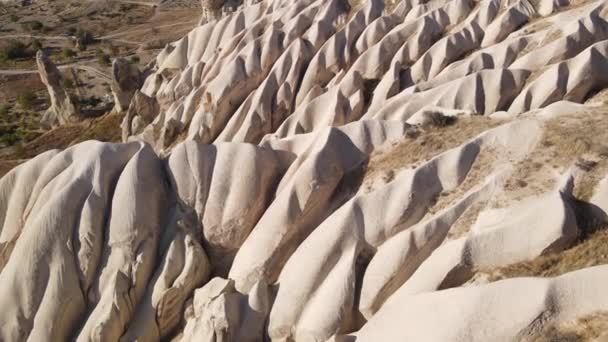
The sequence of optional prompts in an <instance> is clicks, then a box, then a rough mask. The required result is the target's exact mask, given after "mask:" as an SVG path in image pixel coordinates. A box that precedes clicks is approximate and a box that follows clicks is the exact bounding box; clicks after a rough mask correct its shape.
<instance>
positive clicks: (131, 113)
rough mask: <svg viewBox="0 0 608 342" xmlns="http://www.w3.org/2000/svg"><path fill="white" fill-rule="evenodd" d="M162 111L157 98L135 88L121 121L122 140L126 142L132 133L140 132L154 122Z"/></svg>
mask: <svg viewBox="0 0 608 342" xmlns="http://www.w3.org/2000/svg"><path fill="white" fill-rule="evenodd" d="M159 111H160V107H159V105H158V102H157V101H156V99H155V98H153V97H150V96H147V95H145V94H143V93H142V92H140V91H139V90H135V93H134V94H133V98H132V99H131V103H130V104H129V109H128V110H127V113H126V114H125V117H124V119H123V120H122V123H121V129H122V140H123V141H124V142H126V141H127V140H128V138H129V137H130V136H132V135H136V134H140V133H142V132H143V130H144V128H145V127H146V126H147V125H149V124H150V123H152V121H154V119H155V118H156V116H157V115H158V113H159Z"/></svg>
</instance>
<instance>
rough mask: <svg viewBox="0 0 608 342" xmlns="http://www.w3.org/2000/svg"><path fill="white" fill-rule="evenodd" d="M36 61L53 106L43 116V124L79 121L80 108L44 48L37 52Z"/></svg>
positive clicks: (48, 125)
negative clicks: (73, 100)
mask: <svg viewBox="0 0 608 342" xmlns="http://www.w3.org/2000/svg"><path fill="white" fill-rule="evenodd" d="M36 63H37V65H38V73H39V74H40V80H41V81H42V83H43V84H44V85H45V86H46V89H47V91H48V93H49V98H50V100H51V106H50V107H49V109H47V111H46V112H45V113H44V115H43V117H42V120H41V123H42V125H43V126H46V127H53V126H58V125H65V124H67V123H73V122H77V121H78V120H79V119H80V114H79V112H78V108H77V107H76V106H75V105H74V103H73V102H72V99H71V98H70V95H69V94H68V92H67V90H66V88H65V87H64V83H63V76H62V75H61V72H60V71H59V69H57V67H56V66H55V64H53V62H52V61H51V60H50V59H49V57H48V56H47V55H46V53H45V52H44V51H42V50H39V51H38V52H37V53H36Z"/></svg>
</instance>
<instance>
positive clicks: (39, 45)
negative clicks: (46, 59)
mask: <svg viewBox="0 0 608 342" xmlns="http://www.w3.org/2000/svg"><path fill="white" fill-rule="evenodd" d="M31 47H32V49H33V50H34V51H38V50H40V49H42V43H41V42H40V41H39V40H38V39H34V40H32V44H31Z"/></svg>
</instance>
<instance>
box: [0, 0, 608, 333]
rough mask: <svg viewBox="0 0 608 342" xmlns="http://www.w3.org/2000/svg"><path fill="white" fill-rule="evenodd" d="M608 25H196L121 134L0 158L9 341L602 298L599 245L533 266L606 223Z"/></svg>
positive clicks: (478, 327)
mask: <svg viewBox="0 0 608 342" xmlns="http://www.w3.org/2000/svg"><path fill="white" fill-rule="evenodd" d="M220 3H221V2H206V5H208V6H212V7H214V6H215V7H217V6H219V4H220ZM607 20H608V9H607V8H606V3H605V2H603V1H597V0H591V1H585V2H582V3H581V2H576V3H574V2H573V3H568V2H566V1H553V0H541V1H534V2H532V1H528V0H517V1H506V0H482V1H479V2H476V1H471V0H430V1H422V2H420V1H409V0H404V1H397V2H384V1H382V0H369V1H363V2H348V1H346V0H329V1H327V0H301V1H285V0H272V1H263V2H259V3H255V4H248V5H247V6H245V7H244V8H242V9H239V10H237V11H235V12H234V13H231V14H227V15H225V16H224V17H222V18H220V19H218V20H215V21H213V22H209V23H204V24H202V25H199V26H197V27H196V28H194V29H193V30H192V31H191V32H190V33H188V34H187V35H186V36H185V37H184V38H182V39H180V40H178V41H176V42H174V43H172V44H170V45H169V46H167V47H166V48H165V49H164V50H162V51H161V52H160V53H159V55H158V56H157V58H156V60H155V63H154V65H155V66H154V69H153V70H152V71H151V73H150V75H149V76H147V77H146V79H145V81H144V82H143V84H142V86H141V88H140V89H133V96H132V99H131V100H126V98H127V97H126V96H125V101H123V102H121V103H122V104H121V106H122V110H126V114H125V119H124V121H123V123H122V129H123V140H124V141H125V143H121V144H110V143H99V142H93V141H88V142H84V143H81V144H78V145H76V146H72V147H70V148H68V149H65V150H63V151H58V150H53V151H49V152H46V153H43V154H41V155H39V156H37V157H35V158H33V159H31V160H29V161H27V162H25V163H23V164H21V165H20V166H18V167H16V168H15V169H13V170H12V171H11V172H9V173H8V174H7V175H6V176H4V177H3V178H2V179H0V306H1V307H2V308H4V309H3V310H2V311H0V322H2V324H0V340H3V341H25V340H54V341H55V340H57V341H60V340H71V339H75V340H79V341H89V340H107V341H119V340H121V341H135V340H137V341H159V340H171V339H173V340H176V341H298V342H299V341H341V342H346V341H349V342H352V341H357V342H363V341H401V340H407V341H410V340H411V341H463V342H464V341H467V342H468V341H494V340H497V341H537V339H538V338H541V337H543V335H546V334H549V333H552V334H553V333H555V331H556V330H555V329H554V328H555V327H559V326H562V325H567V324H572V322H577V321H578V320H586V319H587V318H589V317H595V316H598V315H600V314H601V313H602V312H605V311H608V296H607V295H606V294H605V291H604V287H605V286H604V280H608V266H606V265H599V266H597V265H596V264H598V263H600V264H602V263H605V261H602V260H604V259H602V258H603V257H602V256H601V255H593V253H590V254H585V255H580V256H579V259H577V260H580V262H579V261H577V262H574V263H571V264H568V265H561V264H560V267H562V268H559V269H558V271H559V272H557V271H556V272H555V273H552V274H550V273H545V272H544V270H540V271H539V270H535V269H534V267H533V265H535V264H534V263H535V262H539V263H540V261H539V260H546V259H543V258H549V260H550V261H551V263H552V264H551V265H555V264H559V262H560V260H562V259H560V258H563V257H564V255H566V253H568V252H570V251H572V250H573V248H576V246H581V245H582V244H585V243H589V242H590V241H594V240H593V239H594V235H593V232H594V231H595V230H596V229H600V231H599V232H600V233H604V234H605V232H604V231H602V230H601V228H602V227H606V226H607V223H608V212H607V210H608V176H607V174H608V153H607V152H606V148H607V147H606V141H608V140H607V139H608V133H607V132H608V117H607V116H606V115H607V114H606V113H608V102H607V101H606V94H608V90H606V88H608V78H607V76H606V75H608V73H607V71H608V70H607V67H608V21H607ZM40 58H43V56H41V57H40ZM117 70H118V69H117ZM121 73H122V72H118V74H117V75H118V76H119V77H122V74H121ZM125 75H127V76H129V75H132V74H130V73H129V72H128V71H127V72H126V74H125ZM129 77H130V76H129ZM127 84H129V85H133V84H134V83H132V82H127ZM121 89H127V87H123V88H121ZM129 89H132V88H131V87H129ZM129 97H130V96H129ZM127 102H130V105H129V106H128V109H126V107H125V104H126V103H127ZM59 103H60V104H61V102H59ZM117 104H118V101H117ZM602 248H603V246H602V245H600V246H596V249H597V250H598V252H597V253H598V254H601V253H603V252H601V253H600V252H599V251H600V250H602ZM530 263H531V264H530ZM518 265H519V266H518ZM522 265H524V266H522ZM530 265H532V266H530ZM551 265H549V266H551ZM590 266H594V267H590ZM517 267H519V268H520V271H521V272H522V273H523V275H524V276H517V275H515V276H508V274H507V273H501V272H503V271H504V270H505V269H509V268H517ZM497 275H499V276H500V277H499V276H497ZM494 276H496V277H494ZM503 276H504V278H509V277H510V279H501V277H503ZM552 329H553V330H552ZM558 340H559V339H558Z"/></svg>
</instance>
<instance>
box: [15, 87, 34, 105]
mask: <svg viewBox="0 0 608 342" xmlns="http://www.w3.org/2000/svg"><path fill="white" fill-rule="evenodd" d="M34 101H36V95H35V94H34V93H32V92H31V91H28V92H25V93H23V94H21V95H19V96H17V103H18V104H19V106H20V107H21V108H23V109H26V110H27V109H31V108H32V107H33V106H34Z"/></svg>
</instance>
